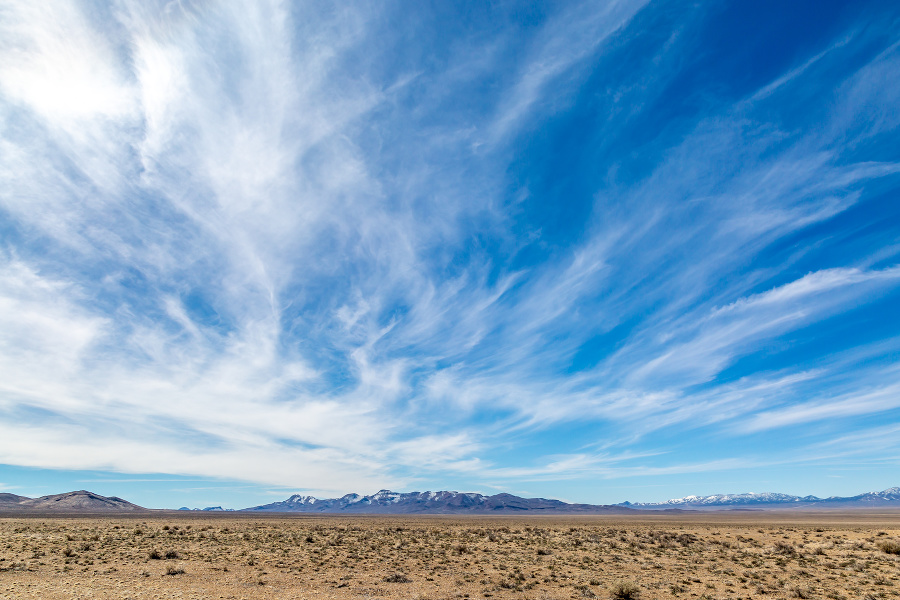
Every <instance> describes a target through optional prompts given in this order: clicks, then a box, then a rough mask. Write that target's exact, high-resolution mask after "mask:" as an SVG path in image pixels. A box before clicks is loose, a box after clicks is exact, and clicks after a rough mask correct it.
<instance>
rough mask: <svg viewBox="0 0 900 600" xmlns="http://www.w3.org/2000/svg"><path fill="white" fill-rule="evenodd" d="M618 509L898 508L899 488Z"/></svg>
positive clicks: (697, 499)
mask: <svg viewBox="0 0 900 600" xmlns="http://www.w3.org/2000/svg"><path fill="white" fill-rule="evenodd" d="M619 506H627V507H630V508H636V509H644V510H648V509H649V510H658V509H663V508H682V509H694V510H696V509H704V508H721V507H728V508H736V507H747V508H779V509H784V508H802V507H807V508H855V507H867V506H868V507H879V506H900V488H898V487H892V488H888V489H886V490H883V491H881V492H867V493H865V494H859V495H857V496H850V497H841V496H832V497H829V498H819V497H817V496H791V495H789V494H780V493H773V492H765V493H744V494H713V495H711V496H685V497H684V498H674V499H672V500H666V501H664V502H634V503H632V502H623V503H622V504H620V505H619Z"/></svg>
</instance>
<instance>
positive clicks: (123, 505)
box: [0, 490, 147, 512]
mask: <svg viewBox="0 0 900 600" xmlns="http://www.w3.org/2000/svg"><path fill="white" fill-rule="evenodd" d="M140 510H147V509H146V508H144V507H143V506H138V505H137V504H132V503H131V502H128V501H127V500H123V499H121V498H118V497H116V496H109V497H107V496H101V495H100V494H95V493H93V492H88V491H86V490H79V491H77V492H67V493H65V494H53V495H51V496H41V497H40V498H29V497H27V496H17V495H15V494H0V511H39V512H43V511H54V512H121V511H140Z"/></svg>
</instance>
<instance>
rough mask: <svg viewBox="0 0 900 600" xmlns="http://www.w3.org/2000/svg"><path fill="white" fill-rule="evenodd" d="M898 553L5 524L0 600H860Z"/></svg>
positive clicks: (525, 523) (470, 527)
mask: <svg viewBox="0 0 900 600" xmlns="http://www.w3.org/2000/svg"><path fill="white" fill-rule="evenodd" d="M892 544H893V545H892ZM898 551H900V514H898V513H893V514H885V515H867V516H860V515H855V516H852V517H850V516H840V515H837V516H836V515H833V514H832V515H828V514H826V515H821V514H820V515H816V514H805V515H798V514H791V515H782V516H777V515H771V514H765V515H751V514H742V515H734V514H732V515H727V514H726V515H718V516H717V515H710V514H705V515H693V516H679V517H672V516H668V517H662V516H652V517H646V518H636V519H628V520H626V519H623V518H621V517H533V518H521V517H515V518H498V517H411V516H410V517H317V516H300V517H285V516H283V515H280V516H277V517H274V516H264V515H250V516H231V515H215V516H209V515H208V513H207V514H205V515H197V514H196V513H195V514H189V515H185V514H184V513H181V514H159V515H153V516H149V515H138V516H129V517H121V516H118V515H117V516H109V517H97V518H83V517H81V518H65V517H49V516H31V517H28V518H26V517H6V518H0V599H3V600H7V599H13V598H15V599H19V598H41V599H47V600H53V599H57V598H66V599H69V598H85V599H87V598H91V599H101V598H115V599H118V600H122V599H126V598H130V599H135V600H137V599H151V598H152V599H156V598H179V599H182V600H188V599H192V598H196V599H200V598H203V599H239V598H245V599H248V600H249V599H251V598H279V599H293V598H297V599H299V598H306V599H322V600H324V599H325V598H358V599H364V598H365V599H369V598H371V599H375V598H405V599H406V598H408V599H411V600H425V599H430V600H441V599H457V598H471V599H472V600H475V599H482V598H492V599H493V600H497V599H501V598H516V599H522V600H525V599H530V600H557V599H558V600H563V599H576V600H581V599H584V598H588V599H589V598H595V597H596V598H602V599H604V600H607V599H610V598H618V599H619V600H628V598H630V597H637V598H640V599H641V600H651V599H664V598H665V599H669V598H675V599H679V600H695V599H696V600H701V599H703V600H706V599H713V598H716V599H738V598H765V599H775V598H830V599H832V600H861V599H867V598H869V599H876V598H896V597H900V555H898V554H895V553H894V552H898ZM631 585H633V586H634V587H633V589H629V588H630V586H631Z"/></svg>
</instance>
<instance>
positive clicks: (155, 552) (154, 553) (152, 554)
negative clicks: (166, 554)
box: [147, 550, 162, 560]
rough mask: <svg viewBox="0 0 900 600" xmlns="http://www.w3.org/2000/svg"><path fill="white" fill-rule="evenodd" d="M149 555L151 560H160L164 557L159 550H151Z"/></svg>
mask: <svg viewBox="0 0 900 600" xmlns="http://www.w3.org/2000/svg"><path fill="white" fill-rule="evenodd" d="M147 557H148V558H149V559H150V560H159V559H161V558H162V554H160V553H159V550H151V551H150V553H149V554H148V555H147Z"/></svg>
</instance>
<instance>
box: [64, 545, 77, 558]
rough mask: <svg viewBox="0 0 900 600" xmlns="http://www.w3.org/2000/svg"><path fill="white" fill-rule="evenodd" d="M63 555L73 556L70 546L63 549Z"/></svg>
mask: <svg viewBox="0 0 900 600" xmlns="http://www.w3.org/2000/svg"><path fill="white" fill-rule="evenodd" d="M63 556H65V557H72V556H75V551H74V550H72V549H71V548H68V547H67V548H66V549H65V550H63Z"/></svg>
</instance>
